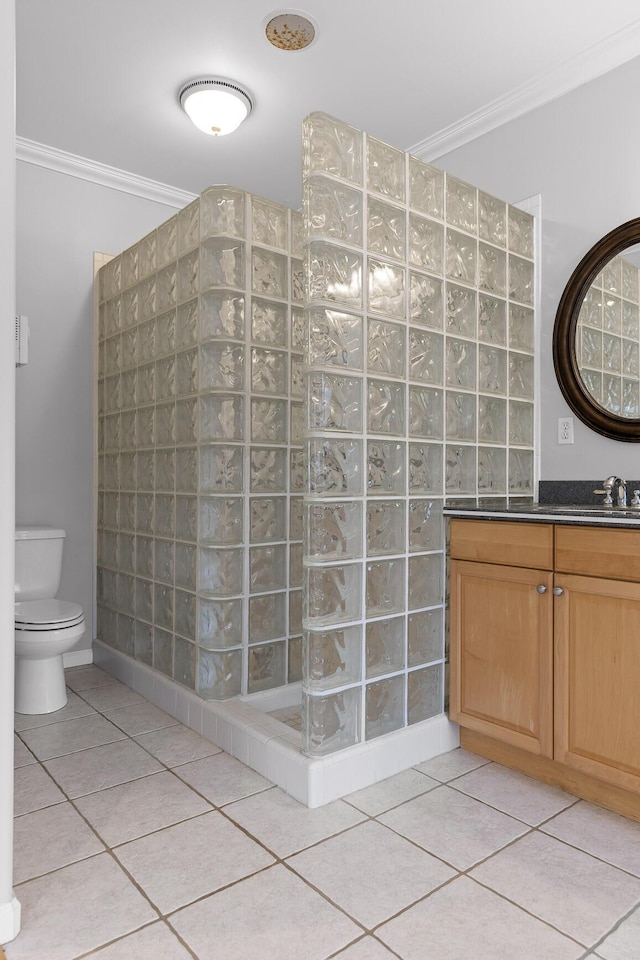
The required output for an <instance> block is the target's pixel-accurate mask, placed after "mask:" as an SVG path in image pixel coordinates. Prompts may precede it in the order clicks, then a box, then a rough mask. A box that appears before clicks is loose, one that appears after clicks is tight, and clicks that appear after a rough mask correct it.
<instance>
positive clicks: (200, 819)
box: [5, 666, 640, 960]
mask: <svg viewBox="0 0 640 960" xmlns="http://www.w3.org/2000/svg"><path fill="white" fill-rule="evenodd" d="M67 681H68V685H69V687H70V691H71V692H70V693H69V702H68V705H67V706H66V707H65V708H64V709H63V710H62V711H59V712H58V713H56V714H53V715H49V716H42V717H27V716H20V715H18V716H17V717H16V807H15V813H16V821H15V847H16V858H15V871H16V894H17V896H18V899H19V900H20V902H21V904H22V916H23V929H22V932H21V933H20V935H19V936H18V937H17V939H16V940H14V941H13V943H10V944H7V945H5V952H6V958H7V960H77V958H88V957H91V958H95V960H189V958H196V960H256V958H259V960H328V958H335V960H390V958H394V957H395V958H401V960H579V958H587V957H590V958H594V960H595V958H601V960H640V824H638V823H634V822H632V821H630V820H625V819H624V818H623V817H620V816H617V815H616V814H613V813H609V812H608V811H605V810H601V809H599V808H598V807H595V806H592V805H590V804H588V803H585V802H584V801H581V800H577V799H576V798H575V797H572V796H569V795H568V794H566V793H563V792H562V791H561V790H558V789H555V788H552V787H548V786H546V785H543V784H540V783H537V782H535V781H533V780H530V779H528V778H527V777H524V776H522V775H520V774H517V773H514V772H512V771H510V770H507V769H506V768H504V767H500V766H499V765H497V764H495V763H490V762H488V761H486V760H484V759H483V758H482V757H478V756H475V755H474V754H471V753H468V752H466V751H464V750H454V751H453V752H451V753H448V754H445V755H444V756H442V757H438V758H436V759H435V760H431V761H429V762H427V763H423V764H420V765H419V766H418V767H415V768H412V769H410V770H406V771H404V772H403V773H400V774H398V775H397V776H395V777H391V778H390V779H389V780H386V781H384V782H382V783H379V784H376V785H375V786H373V787H369V788H367V789H366V790H361V791H359V792H358V793H354V794H352V795H351V796H349V797H346V798H345V799H344V800H338V801H336V802H335V803H331V804H329V805H328V806H325V807H321V808H319V809H317V810H307V809H306V807H303V806H301V805H300V804H299V803H297V802H296V801H295V800H293V799H292V798H291V797H289V796H287V794H285V793H284V792H283V791H282V790H280V789H279V788H278V787H274V786H273V785H272V784H270V783H269V782H268V781H267V780H265V779H264V778H263V777H261V776H259V775H258V774H257V773H255V772H254V771H252V770H250V769H249V768H248V767H245V766H244V765H243V764H241V763H240V762H239V761H238V760H234V759H233V758H232V757H230V756H228V755H227V754H225V753H223V752H222V751H221V750H220V749H219V748H218V747H216V746H215V745H214V744H212V743H210V742H209V741H207V740H205V739H203V738H202V737H200V736H198V734H197V733H195V732H193V731H191V730H189V729H187V728H186V727H184V726H182V725H181V724H179V723H178V722H177V721H176V720H174V719H173V718H172V717H170V716H168V715H167V714H165V713H163V712H162V711H161V710H158V709H157V708H156V707H154V706H152V705H151V704H150V703H148V702H147V701H145V700H144V699H143V698H142V697H140V696H139V695H138V694H136V693H134V692H133V691H131V690H129V689H128V688H127V687H125V686H123V685H122V684H121V683H118V682H117V681H115V680H114V679H113V678H111V677H109V676H108V675H107V674H105V673H104V672H102V671H101V670H99V669H98V668H97V667H94V666H89V667H76V668H74V669H72V670H69V671H67Z"/></svg>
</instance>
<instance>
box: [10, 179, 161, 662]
mask: <svg viewBox="0 0 640 960" xmlns="http://www.w3.org/2000/svg"><path fill="white" fill-rule="evenodd" d="M173 212H174V208H173V207H172V206H169V205H165V204H163V203H158V202H153V201H151V200H145V199H141V198H140V197H134V196H131V195H129V194H126V193H122V192H120V191H118V190H115V189H111V188H108V187H104V186H99V185H97V184H94V183H90V182H87V181H85V180H80V179H77V178H75V177H72V176H68V175H66V174H61V173H57V172H54V171H52V170H49V169H45V168H43V167H38V166H34V165H32V164H29V163H25V162H20V163H18V165H17V294H16V310H17V312H18V313H22V314H27V315H28V317H29V324H30V327H31V340H30V344H29V363H28V365H27V366H26V367H23V368H21V369H19V370H17V371H16V491H17V492H16V518H17V522H27V523H35V522H46V523H49V524H54V525H55V526H60V527H63V528H64V529H65V530H66V531H67V541H66V544H65V556H64V563H63V572H62V583H61V586H60V596H61V597H62V598H63V599H65V600H72V601H74V602H76V603H80V604H81V605H82V607H83V608H84V610H85V613H86V614H87V615H88V622H90V617H91V609H92V583H93V546H92V537H93V502H92V496H93V493H92V469H93V380H94V375H93V299H92V298H93V252H94V251H100V252H104V253H119V252H120V251H121V250H123V249H124V248H125V247H127V246H129V245H130V244H131V243H133V242H134V241H136V240H138V239H139V238H140V237H142V236H144V234H145V233H148V231H149V230H151V229H153V228H154V227H156V226H157V225H158V224H160V223H162V222H163V221H164V220H166V219H167V218H168V217H169V216H171V215H172V213H173ZM90 646H91V636H89V633H87V635H86V636H85V638H84V640H82V641H81V642H80V644H79V645H78V649H80V650H83V649H86V650H88V649H90Z"/></svg>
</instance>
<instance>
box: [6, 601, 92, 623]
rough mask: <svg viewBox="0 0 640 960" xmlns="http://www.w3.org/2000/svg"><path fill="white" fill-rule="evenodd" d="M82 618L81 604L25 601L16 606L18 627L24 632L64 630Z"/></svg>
mask: <svg viewBox="0 0 640 960" xmlns="http://www.w3.org/2000/svg"><path fill="white" fill-rule="evenodd" d="M82 618H83V613H82V607H81V606H80V604H78V603H69V602H68V601H67V600H23V601H21V602H20V603H16V605H15V622H16V626H17V627H18V628H20V629H23V630H28V629H29V628H30V627H31V628H32V629H34V630H62V629H64V628H65V627H73V626H75V624H77V623H80V621H81V620H82Z"/></svg>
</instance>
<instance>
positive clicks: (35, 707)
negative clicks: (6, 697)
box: [15, 654, 67, 714]
mask: <svg viewBox="0 0 640 960" xmlns="http://www.w3.org/2000/svg"><path fill="white" fill-rule="evenodd" d="M15 695H16V703H15V709H16V713H28V714H40V713H54V712H55V711H56V710H61V709H62V707H64V706H65V704H66V702H67V688H66V686H65V682H64V666H63V662H62V654H61V655H60V656H55V657H48V658H47V659H46V660H29V659H27V658H26V657H16V683H15Z"/></svg>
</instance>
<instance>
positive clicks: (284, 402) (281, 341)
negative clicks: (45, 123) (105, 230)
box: [98, 187, 304, 700]
mask: <svg viewBox="0 0 640 960" xmlns="http://www.w3.org/2000/svg"><path fill="white" fill-rule="evenodd" d="M301 222H302V218H301V215H300V214H299V213H297V214H296V213H291V212H290V211H289V210H287V209H285V208H283V207H280V206H278V205H276V204H273V203H269V202H268V201H265V200H262V199H259V198H257V197H250V196H249V195H247V194H245V193H243V192H242V191H240V190H235V189H233V188H230V187H212V188H211V189H209V190H207V191H205V193H204V194H203V195H202V196H201V197H200V198H199V199H198V200H197V201H195V202H194V203H192V204H190V205H189V206H188V207H186V208H185V209H184V210H182V211H181V212H180V213H178V215H177V216H176V217H173V218H172V219H171V220H169V221H168V222H167V223H165V224H163V225H162V226H161V227H160V228H159V229H158V230H157V231H155V232H154V233H152V234H151V235H149V236H148V237H146V238H145V239H144V240H142V241H141V242H140V243H138V244H136V245H135V246H134V247H132V248H131V249H130V250H127V251H125V252H124V253H123V254H122V255H121V256H120V257H117V258H115V259H114V260H112V261H110V262H109V264H107V266H106V267H105V268H104V269H103V271H102V272H101V274H100V285H99V292H100V301H101V303H100V313H99V317H100V348H99V366H100V391H99V396H100V399H99V408H100V411H101V414H100V436H99V511H98V514H99V517H98V519H99V571H98V573H99V579H98V604H99V607H98V611H99V636H100V638H101V639H104V640H105V642H108V643H111V644H113V645H115V646H116V647H117V649H119V650H121V651H122V652H124V653H126V654H128V655H129V656H133V657H135V658H136V659H138V660H141V661H143V662H144V663H146V664H148V665H150V666H153V667H154V668H156V669H157V670H160V671H162V672H163V673H164V674H166V675H168V676H170V677H172V678H173V679H175V680H177V681H178V682H179V683H181V684H184V685H186V686H187V687H189V688H191V689H195V690H196V691H197V693H198V694H199V695H200V696H201V697H204V698H207V699H215V700H221V699H225V698H227V697H233V696H236V695H238V694H240V693H254V692H256V691H259V690H262V689H264V688H268V687H276V686H280V685H281V684H285V683H287V682H288V681H292V680H295V681H299V680H300V679H301V656H302V652H301V647H302V596H301V585H302V492H303V487H304V458H303V449H302V443H303V412H304V405H303V379H302V348H303V314H302V299H303V277H302V260H301V259H300V255H301V253H302V249H301ZM294 253H295V254H298V256H297V257H296V256H294ZM296 304H297V305H296Z"/></svg>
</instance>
